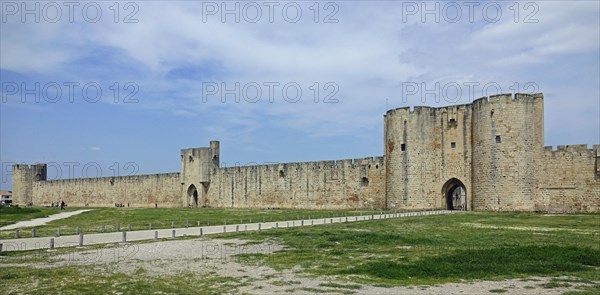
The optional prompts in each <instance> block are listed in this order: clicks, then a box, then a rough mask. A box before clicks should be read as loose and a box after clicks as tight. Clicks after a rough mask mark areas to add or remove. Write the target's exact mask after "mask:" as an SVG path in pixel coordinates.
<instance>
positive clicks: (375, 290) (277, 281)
mask: <svg viewBox="0 0 600 295" xmlns="http://www.w3.org/2000/svg"><path fill="white" fill-rule="evenodd" d="M285 249H286V247H285V245H282V244H281V243H278V242H277V241H274V240H270V241H266V242H263V243H260V244H256V243H254V242H250V241H245V240H239V239H226V240H220V239H209V238H208V237H202V238H195V239H187V240H161V241H159V242H155V243H141V244H140V243H137V244H115V245H112V246H109V247H106V248H99V249H89V250H85V249H83V250H80V249H74V251H72V252H69V253H68V254H61V255H57V256H56V257H54V258H53V259H52V261H51V262H49V263H28V264H27V265H24V264H16V263H15V264H12V263H11V261H10V260H11V257H0V258H2V259H0V261H2V260H4V261H2V263H0V271H1V270H2V268H3V267H16V266H27V267H34V268H54V267H65V266H84V265H94V271H97V272H99V273H102V274H110V273H124V274H127V275H139V274H138V273H139V272H140V270H143V271H142V272H141V273H143V274H144V275H145V276H150V277H157V278H164V277H168V276H170V275H177V274H184V273H193V274H195V275H198V276H201V277H202V276H206V277H211V276H215V275H217V276H220V277H231V278H236V279H238V280H239V283H238V285H237V290H236V292H235V293H236V294H261V295H262V294H316V293H318V294H349V293H350V294H352V293H354V294H369V295H371V294H389V295H392V294H394V295H395V294H398V295H413V294H415V295H425V294H462V295H465V294H498V293H502V294H505V295H518V294H540V295H541V294H549V295H553V294H556V295H558V294H562V293H564V292H566V291H572V290H577V287H580V286H586V285H589V283H585V282H576V281H575V280H574V279H576V278H570V277H555V278H553V277H529V278H526V279H506V280H499V281H471V282H459V283H446V284H438V285H433V286H397V287H390V288H386V287H378V286H371V285H366V284H357V283H349V282H348V281H347V277H344V276H318V277H315V276H310V275H307V274H305V273H303V272H302V269H301V268H300V267H299V266H296V267H294V268H293V269H286V270H282V271H278V270H275V269H273V268H271V267H269V266H267V265H264V264H262V263H258V264H251V265H248V264H244V263H241V262H240V261H239V260H238V259H237V258H236V256H235V255H237V254H242V253H245V254H252V253H261V254H266V255H269V254H272V253H274V252H278V251H285ZM15 262H16V261H15ZM553 279H554V280H557V279H558V280H564V281H568V282H569V283H568V284H565V285H564V286H556V287H552V288H547V287H546V286H545V285H544V284H547V283H549V282H551V281H552V280H553Z"/></svg>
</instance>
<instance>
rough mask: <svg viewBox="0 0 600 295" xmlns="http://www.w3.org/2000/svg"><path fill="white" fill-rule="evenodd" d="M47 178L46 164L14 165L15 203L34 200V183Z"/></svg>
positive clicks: (13, 185) (13, 186) (13, 187)
mask: <svg viewBox="0 0 600 295" xmlns="http://www.w3.org/2000/svg"><path fill="white" fill-rule="evenodd" d="M46 178H47V165H46V164H39V163H38V164H33V165H26V164H15V165H13V176H12V189H13V202H14V203H15V204H27V203H32V202H33V183H34V182H36V181H45V180H46Z"/></svg>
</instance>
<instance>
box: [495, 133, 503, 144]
mask: <svg viewBox="0 0 600 295" xmlns="http://www.w3.org/2000/svg"><path fill="white" fill-rule="evenodd" d="M501 142H502V138H500V135H496V143H501Z"/></svg>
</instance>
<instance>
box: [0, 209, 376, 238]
mask: <svg viewBox="0 0 600 295" xmlns="http://www.w3.org/2000/svg"><path fill="white" fill-rule="evenodd" d="M78 209H93V210H92V211H89V212H84V213H81V214H79V215H75V216H72V217H70V218H67V219H61V220H55V221H52V222H50V223H49V224H47V225H43V226H37V227H36V236H39V237H51V236H54V235H55V234H56V230H57V229H58V228H60V232H61V235H73V234H75V231H76V228H77V227H79V229H80V231H81V232H83V233H99V232H101V230H102V226H104V230H105V231H106V232H114V231H116V226H117V224H120V227H121V230H127V229H128V227H129V225H131V230H147V229H149V225H150V224H152V229H161V228H171V227H185V226H186V225H188V226H190V227H192V226H197V225H198V221H199V222H200V224H201V225H202V226H206V225H222V224H225V223H228V224H234V223H241V222H246V223H248V222H250V221H252V222H262V221H283V220H294V219H301V218H308V217H312V218H317V217H318V218H320V217H328V216H352V215H357V214H358V215H362V214H372V213H379V211H377V212H375V211H331V210H330V211H327V210H250V209H239V210H236V209H212V208H211V209H204V208H203V209H190V208H158V209H155V208H69V209H68V210H69V211H73V210H78ZM60 212H61V211H60V209H59V208H19V207H0V226H4V225H8V224H12V223H15V222H17V221H21V220H29V219H33V218H39V217H45V216H48V215H51V214H56V213H60ZM20 232H21V234H20V237H21V238H28V237H31V227H26V228H21V229H20ZM12 238H15V230H5V231H0V239H12Z"/></svg>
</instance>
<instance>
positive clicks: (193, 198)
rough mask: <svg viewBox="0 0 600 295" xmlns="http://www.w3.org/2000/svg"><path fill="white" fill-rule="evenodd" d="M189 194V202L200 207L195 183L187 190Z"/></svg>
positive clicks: (195, 206)
mask: <svg viewBox="0 0 600 295" xmlns="http://www.w3.org/2000/svg"><path fill="white" fill-rule="evenodd" d="M187 195H188V202H189V203H188V204H191V205H192V207H194V208H198V190H197V189H196V186H195V185H193V184H192V185H190V187H189V188H188V190H187Z"/></svg>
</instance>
